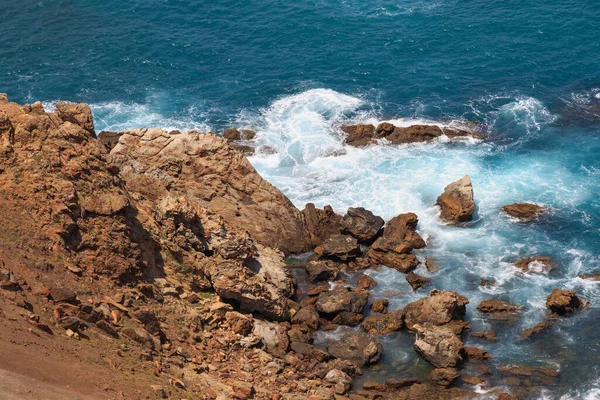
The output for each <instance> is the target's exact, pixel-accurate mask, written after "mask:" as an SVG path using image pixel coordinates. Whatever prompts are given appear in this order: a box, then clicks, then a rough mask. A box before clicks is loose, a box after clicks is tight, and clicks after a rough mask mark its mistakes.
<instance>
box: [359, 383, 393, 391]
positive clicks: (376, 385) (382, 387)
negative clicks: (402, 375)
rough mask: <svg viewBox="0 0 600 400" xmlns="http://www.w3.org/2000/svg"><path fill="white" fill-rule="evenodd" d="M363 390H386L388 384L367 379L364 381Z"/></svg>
mask: <svg viewBox="0 0 600 400" xmlns="http://www.w3.org/2000/svg"><path fill="white" fill-rule="evenodd" d="M363 390H368V391H373V392H385V391H386V390H387V386H386V385H385V384H384V383H379V382H370V381H367V382H364V383H363Z"/></svg>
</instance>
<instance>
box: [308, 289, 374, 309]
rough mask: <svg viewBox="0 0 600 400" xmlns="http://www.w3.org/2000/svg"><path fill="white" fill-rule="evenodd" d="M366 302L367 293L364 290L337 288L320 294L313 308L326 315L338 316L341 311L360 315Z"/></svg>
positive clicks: (367, 298)
mask: <svg viewBox="0 0 600 400" xmlns="http://www.w3.org/2000/svg"><path fill="white" fill-rule="evenodd" d="M368 300H369V293H368V292H366V291H364V290H353V289H351V288H349V287H342V286H338V287H336V288H334V289H333V290H331V291H329V292H326V293H323V294H321V295H320V296H319V297H318V299H317V302H316V303H315V308H316V309H317V311H318V312H320V313H322V314H326V315H332V314H338V313H340V312H342V311H348V312H351V313H358V314H360V313H362V311H363V309H364V308H365V305H366V304H367V301H368Z"/></svg>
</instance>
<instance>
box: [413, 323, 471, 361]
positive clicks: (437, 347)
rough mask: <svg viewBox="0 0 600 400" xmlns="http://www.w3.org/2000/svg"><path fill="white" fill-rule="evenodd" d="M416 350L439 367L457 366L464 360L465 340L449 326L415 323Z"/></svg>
mask: <svg viewBox="0 0 600 400" xmlns="http://www.w3.org/2000/svg"><path fill="white" fill-rule="evenodd" d="M412 330H413V331H414V332H415V333H416V334H417V336H416V339H415V344H414V347H415V350H416V351H417V352H418V353H419V354H421V355H422V356H423V357H424V358H425V359H426V360H427V361H429V362H430V363H431V364H433V365H434V366H436V367H438V368H446V367H456V366H457V365H458V364H459V363H460V362H461V361H462V360H463V342H462V341H461V340H460V338H459V337H458V336H457V335H456V334H455V333H454V331H453V330H452V329H451V328H450V327H447V326H428V327H422V326H421V325H413V327H412Z"/></svg>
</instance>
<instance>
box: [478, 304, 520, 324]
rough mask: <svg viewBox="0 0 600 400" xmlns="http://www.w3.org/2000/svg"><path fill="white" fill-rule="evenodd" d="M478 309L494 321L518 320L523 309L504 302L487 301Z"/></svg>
mask: <svg viewBox="0 0 600 400" xmlns="http://www.w3.org/2000/svg"><path fill="white" fill-rule="evenodd" d="M477 309H478V310H479V311H480V312H482V313H484V314H487V315H488V316H489V317H490V318H492V319H500V320H507V319H508V320H510V319H515V318H518V317H519V313H520V312H521V311H522V310H523V307H521V306H518V305H515V304H511V303H509V302H507V301H504V300H497V299H487V300H483V301H482V302H481V303H479V305H478V306H477Z"/></svg>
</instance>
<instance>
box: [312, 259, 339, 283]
mask: <svg viewBox="0 0 600 400" xmlns="http://www.w3.org/2000/svg"><path fill="white" fill-rule="evenodd" d="M305 268H306V272H307V273H308V280H309V281H311V282H323V281H331V280H334V279H335V278H336V277H337V275H338V272H339V270H338V269H337V267H336V266H335V265H334V263H332V262H330V261H310V262H309V263H308V264H307V265H306V267H305Z"/></svg>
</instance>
